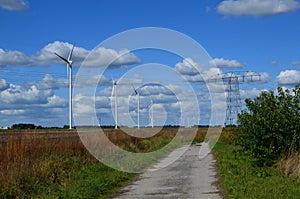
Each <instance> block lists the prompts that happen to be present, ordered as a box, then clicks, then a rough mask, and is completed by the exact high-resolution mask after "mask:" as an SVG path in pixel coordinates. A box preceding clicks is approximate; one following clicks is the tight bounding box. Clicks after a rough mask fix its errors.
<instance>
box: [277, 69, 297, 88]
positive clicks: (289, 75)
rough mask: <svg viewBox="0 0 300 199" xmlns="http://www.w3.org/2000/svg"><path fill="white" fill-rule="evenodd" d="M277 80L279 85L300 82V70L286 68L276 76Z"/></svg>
mask: <svg viewBox="0 0 300 199" xmlns="http://www.w3.org/2000/svg"><path fill="white" fill-rule="evenodd" d="M276 82H277V83H278V84H279V85H296V84H300V71H297V70H285V71H281V72H280V74H279V75H278V76H277V77H276Z"/></svg>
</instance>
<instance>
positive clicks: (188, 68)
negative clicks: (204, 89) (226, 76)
mask: <svg viewBox="0 0 300 199" xmlns="http://www.w3.org/2000/svg"><path fill="white" fill-rule="evenodd" d="M175 70H176V71H177V72H178V73H180V74H181V75H182V78H183V79H184V80H185V81H189V82H204V81H206V80H208V79H210V78H212V77H214V76H216V75H218V74H220V73H221V71H220V69H219V68H214V67H211V68H209V69H205V68H204V67H202V66H201V65H200V64H198V63H196V62H195V61H194V60H192V59H191V58H185V59H184V60H183V61H182V62H179V63H177V64H176V65H175Z"/></svg>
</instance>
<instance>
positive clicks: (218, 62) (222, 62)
mask: <svg viewBox="0 0 300 199" xmlns="http://www.w3.org/2000/svg"><path fill="white" fill-rule="evenodd" d="M209 63H210V64H211V66H212V67H218V68H242V67H243V64H241V63H239V62H238V61H237V60H228V59H224V58H215V59H213V60H211V61H210V62H209Z"/></svg>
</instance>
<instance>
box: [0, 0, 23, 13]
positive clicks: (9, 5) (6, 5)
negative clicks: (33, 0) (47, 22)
mask: <svg viewBox="0 0 300 199" xmlns="http://www.w3.org/2000/svg"><path fill="white" fill-rule="evenodd" d="M0 7H2V8H3V9H6V10H10V11H21V10H25V9H26V8H27V4H26V3H25V1H23V0H0Z"/></svg>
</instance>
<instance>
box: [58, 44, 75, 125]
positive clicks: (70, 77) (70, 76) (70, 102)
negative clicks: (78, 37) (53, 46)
mask: <svg viewBox="0 0 300 199" xmlns="http://www.w3.org/2000/svg"><path fill="white" fill-rule="evenodd" d="M74 47H75V46H74V45H73V47H72V49H71V51H70V53H69V56H68V59H66V58H64V57H63V56H60V55H59V54H57V53H54V54H55V55H56V56H58V57H59V58H60V59H61V60H63V61H64V62H66V63H67V72H68V70H69V71H70V73H69V129H72V114H73V110H72V54H73V50H74Z"/></svg>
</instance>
